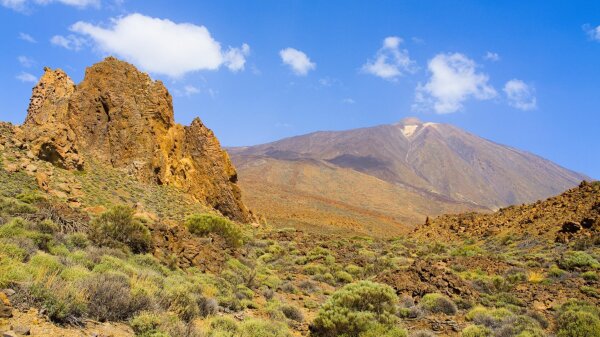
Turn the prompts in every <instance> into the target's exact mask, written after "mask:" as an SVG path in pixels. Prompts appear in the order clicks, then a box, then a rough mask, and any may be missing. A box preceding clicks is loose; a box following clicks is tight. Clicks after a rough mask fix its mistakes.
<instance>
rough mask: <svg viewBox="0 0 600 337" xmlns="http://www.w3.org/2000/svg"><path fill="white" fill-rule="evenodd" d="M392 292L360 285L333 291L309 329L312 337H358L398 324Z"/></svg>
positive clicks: (383, 288)
mask: <svg viewBox="0 0 600 337" xmlns="http://www.w3.org/2000/svg"><path fill="white" fill-rule="evenodd" d="M397 302H398V297H397V296H396V293H395V292H394V290H393V289H392V288H391V287H389V286H387V285H383V284H378V283H373V282H370V281H361V282H357V283H352V284H348V285H346V286H344V287H343V288H341V289H339V290H338V291H336V292H335V293H334V294H333V295H332V296H331V297H330V298H329V299H328V300H327V302H326V303H325V304H324V305H323V306H322V307H321V310H319V313H318V315H317V317H316V318H315V319H314V321H313V322H312V324H311V326H310V330H311V332H312V334H313V335H314V336H327V337H328V336H338V335H343V334H346V335H348V336H358V335H360V334H361V333H363V332H367V331H369V330H371V329H375V328H377V327H378V326H379V325H383V326H385V327H390V328H391V327H393V326H394V325H395V324H396V322H397V320H398V319H397V317H396V316H395V313H396V304H397Z"/></svg>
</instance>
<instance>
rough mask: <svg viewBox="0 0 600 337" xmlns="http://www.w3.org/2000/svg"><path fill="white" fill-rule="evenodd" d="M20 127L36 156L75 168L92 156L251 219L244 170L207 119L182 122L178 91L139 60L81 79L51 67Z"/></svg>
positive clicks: (99, 68)
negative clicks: (240, 172) (241, 178)
mask: <svg viewBox="0 0 600 337" xmlns="http://www.w3.org/2000/svg"><path fill="white" fill-rule="evenodd" d="M19 131H22V132H17V133H19V134H20V135H21V137H22V138H23V141H24V142H26V143H29V144H31V152H32V153H33V155H34V156H36V157H38V158H40V159H42V160H46V161H49V162H51V163H53V164H54V165H55V166H58V167H61V168H64V169H68V170H83V169H84V168H85V165H86V164H85V162H86V159H87V158H94V160H98V161H100V162H101V163H103V164H105V165H109V166H111V167H113V168H116V169H119V170H122V171H125V172H127V173H129V174H131V175H134V176H136V177H137V178H138V179H140V180H141V181H143V182H147V183H156V184H159V185H169V186H174V187H177V188H179V189H182V190H183V191H185V192H188V193H189V194H191V195H193V196H194V197H195V198H196V199H198V200H199V201H200V202H201V203H204V204H206V205H208V206H210V207H212V208H214V209H216V210H218V211H220V212H221V213H222V214H224V215H226V216H228V217H230V218H232V219H235V220H238V221H242V222H248V221H250V220H251V215H250V213H249V211H248V209H247V208H246V207H245V206H244V204H243V203H242V201H241V193H240V189H239V188H238V186H237V185H236V181H237V173H236V171H235V168H234V167H233V165H232V164H231V162H230V160H229V157H228V155H227V153H226V152H225V151H224V150H222V149H221V146H220V144H219V141H218V140H217V139H216V137H215V136H214V134H213V133H212V131H211V130H210V129H208V128H207V127H206V126H205V125H204V124H202V122H201V121H200V119H198V118H197V119H195V120H194V121H193V122H192V124H191V125H190V126H182V125H180V124H177V123H175V122H174V116H173V104H172V97H171V95H170V94H169V92H168V91H167V89H166V88H165V86H164V85H163V84H162V82H160V81H153V80H152V79H151V78H150V77H149V76H148V75H147V74H145V73H142V72H140V71H138V70H137V69H136V68H135V67H134V66H133V65H131V64H128V63H126V62H122V61H119V60H117V59H115V58H112V57H109V58H106V59H105V60H104V61H102V62H100V63H98V64H95V65H93V66H91V67H90V68H88V69H87V70H86V73H85V78H84V79H83V81H82V82H81V83H79V84H77V85H75V84H74V83H73V81H72V80H71V79H70V78H69V77H68V76H67V75H66V74H65V73H64V72H63V71H62V70H60V69H57V70H52V69H49V68H46V69H45V73H44V75H43V76H42V78H41V79H40V82H39V83H38V84H37V85H36V86H35V87H34V89H33V94H32V98H31V102H30V105H29V109H28V114H27V118H26V120H25V123H24V124H23V126H22V130H19Z"/></svg>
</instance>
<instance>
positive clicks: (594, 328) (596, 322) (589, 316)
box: [556, 301, 600, 337]
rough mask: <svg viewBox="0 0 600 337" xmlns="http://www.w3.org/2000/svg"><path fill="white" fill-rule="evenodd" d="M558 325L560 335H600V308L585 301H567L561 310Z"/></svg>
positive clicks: (599, 336)
mask: <svg viewBox="0 0 600 337" xmlns="http://www.w3.org/2000/svg"><path fill="white" fill-rule="evenodd" d="M556 325H557V328H558V334H557V335H558V337H583V336H585V337H600V309H598V307H596V306H594V305H590V304H587V303H585V302H579V301H570V302H567V303H565V304H563V306H562V307H561V308H560V310H559V314H558V319H557V322H556Z"/></svg>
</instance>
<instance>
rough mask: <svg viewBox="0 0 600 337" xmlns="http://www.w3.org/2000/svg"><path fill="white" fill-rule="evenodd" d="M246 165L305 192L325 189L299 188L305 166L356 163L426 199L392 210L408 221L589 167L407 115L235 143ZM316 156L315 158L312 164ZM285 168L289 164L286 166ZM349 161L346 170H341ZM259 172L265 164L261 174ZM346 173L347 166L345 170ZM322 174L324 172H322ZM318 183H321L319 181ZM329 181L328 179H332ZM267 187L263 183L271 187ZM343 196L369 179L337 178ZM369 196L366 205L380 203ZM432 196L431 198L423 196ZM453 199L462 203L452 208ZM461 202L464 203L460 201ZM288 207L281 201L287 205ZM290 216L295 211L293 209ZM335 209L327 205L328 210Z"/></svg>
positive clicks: (523, 190) (262, 203)
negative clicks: (557, 161)
mask: <svg viewBox="0 0 600 337" xmlns="http://www.w3.org/2000/svg"><path fill="white" fill-rule="evenodd" d="M229 152H230V154H231V155H232V159H233V161H234V163H235V164H236V166H237V167H238V169H239V171H240V180H241V186H242V188H245V187H246V186H248V187H249V188H250V187H251V188H252V191H253V193H254V194H261V191H262V190H261V186H268V185H273V184H276V185H277V186H285V187H287V188H288V189H289V190H290V193H289V194H290V195H292V196H291V197H290V198H291V201H290V202H291V203H293V202H294V201H293V200H294V197H293V195H294V194H296V195H298V197H297V198H298V200H304V198H303V197H302V195H304V194H306V193H312V194H313V195H321V192H320V191H318V188H319V186H314V187H313V188H312V190H308V191H307V190H306V189H302V188H299V187H298V186H297V185H296V184H295V183H294V181H293V180H292V179H291V177H296V175H297V173H298V172H305V170H306V167H307V165H311V170H312V171H315V172H328V170H327V169H325V168H329V170H332V169H339V172H348V171H352V172H355V173H361V174H363V175H368V176H370V177H373V178H376V179H378V180H379V181H380V182H381V184H385V183H387V184H390V185H393V186H394V187H393V188H395V189H397V190H402V191H403V192H402V193H397V194H396V195H395V197H391V199H396V200H398V202H397V203H396V205H397V207H398V208H404V210H407V207H408V206H407V205H424V207H422V208H420V209H414V210H413V211H412V214H410V213H411V212H405V214H404V217H403V218H402V217H398V214H394V213H389V212H388V213H387V215H388V216H392V217H397V218H398V219H399V220H400V219H401V221H403V222H406V223H409V224H410V223H412V224H415V223H420V222H422V221H423V220H424V219H425V217H426V216H432V215H439V214H442V213H444V212H453V213H456V212H460V211H463V210H465V209H468V208H469V207H470V208H471V209H474V210H477V209H497V208H500V207H504V206H507V205H512V204H518V203H524V202H532V201H535V200H538V199H543V198H546V197H549V196H551V195H555V194H557V193H560V192H562V191H564V190H565V189H567V188H570V187H573V186H575V185H577V184H578V183H579V182H580V181H582V180H584V179H586V177H585V176H584V175H581V174H578V173H576V172H573V171H570V170H568V169H565V168H562V167H560V166H558V165H556V164H554V163H552V162H550V161H548V160H545V159H543V158H540V157H538V156H535V155H533V154H530V153H527V152H524V151H520V150H517V149H514V148H511V147H507V146H503V145H500V144H496V143H494V142H491V141H488V140H486V139H483V138H481V137H477V136H475V135H473V134H470V133H468V132H465V131H463V130H461V129H459V128H457V127H454V126H452V125H446V124H437V123H423V122H421V121H419V120H417V119H415V118H407V119H405V120H403V121H401V122H399V123H396V124H393V125H381V126H376V127H369V128H362V129H355V130H349V131H335V132H315V133H311V134H308V135H303V136H297V137H292V138H286V139H283V140H280V141H277V142H273V143H269V144H263V145H257V146H251V147H239V148H232V149H229ZM307 163H310V164H307ZM279 168H284V169H283V171H279ZM341 169H345V170H346V171H342V170H341ZM257 172H261V173H260V174H257ZM338 178H339V179H340V181H344V180H345V179H344V177H343V175H342V174H339V175H338ZM317 180H318V179H317ZM315 185H316V184H315ZM326 186H327V185H326ZM266 188H267V187H262V189H266ZM334 188H336V189H337V190H336V191H335V192H336V193H337V194H338V196H337V197H332V198H331V201H332V202H339V201H342V200H344V199H352V198H353V197H354V196H355V191H357V190H358V191H361V190H363V189H364V188H366V187H365V186H362V185H355V184H346V185H345V186H335V187H334ZM264 194H265V197H264V198H261V200H251V199H249V200H248V203H249V204H250V205H251V206H252V207H253V208H256V209H258V210H260V211H262V212H263V213H265V214H266V215H267V216H269V215H271V214H269V212H270V211H269V209H271V207H268V206H267V205H270V204H271V203H276V204H277V205H281V204H282V203H281V202H280V200H278V199H281V198H279V197H278V196H277V194H275V195H274V197H269V196H268V195H267V193H266V191H265V193H264ZM370 201H372V202H374V203H377V202H376V201H375V200H369V201H365V199H362V200H360V201H359V202H360V203H363V204H365V205H364V207H363V210H364V211H373V210H374V208H373V206H372V205H367V204H368V203H369V202H370ZM424 201H425V202H424ZM451 204H454V205H455V207H456V209H455V210H450V209H449V205H451ZM456 205H458V206H456ZM282 208H285V207H280V209H282ZM287 216H288V218H292V216H290V214H287ZM322 216H324V217H326V218H327V216H328V212H322Z"/></svg>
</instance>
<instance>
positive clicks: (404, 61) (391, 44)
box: [362, 36, 418, 80]
mask: <svg viewBox="0 0 600 337" xmlns="http://www.w3.org/2000/svg"><path fill="white" fill-rule="evenodd" d="M402 42H403V41H402V39H401V38H399V37H396V36H390V37H386V38H385V39H384V40H383V47H381V48H380V49H379V50H378V51H377V54H375V58H374V59H370V60H368V61H367V63H366V64H364V65H363V66H362V70H363V71H364V72H366V73H368V74H371V75H375V76H378V77H381V78H383V79H386V80H396V79H397V78H398V77H400V76H402V75H403V74H405V73H414V72H416V71H417V69H418V68H417V66H416V62H415V61H413V60H411V59H410V57H409V56H408V51H407V50H406V49H400V44H401V43H402Z"/></svg>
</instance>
